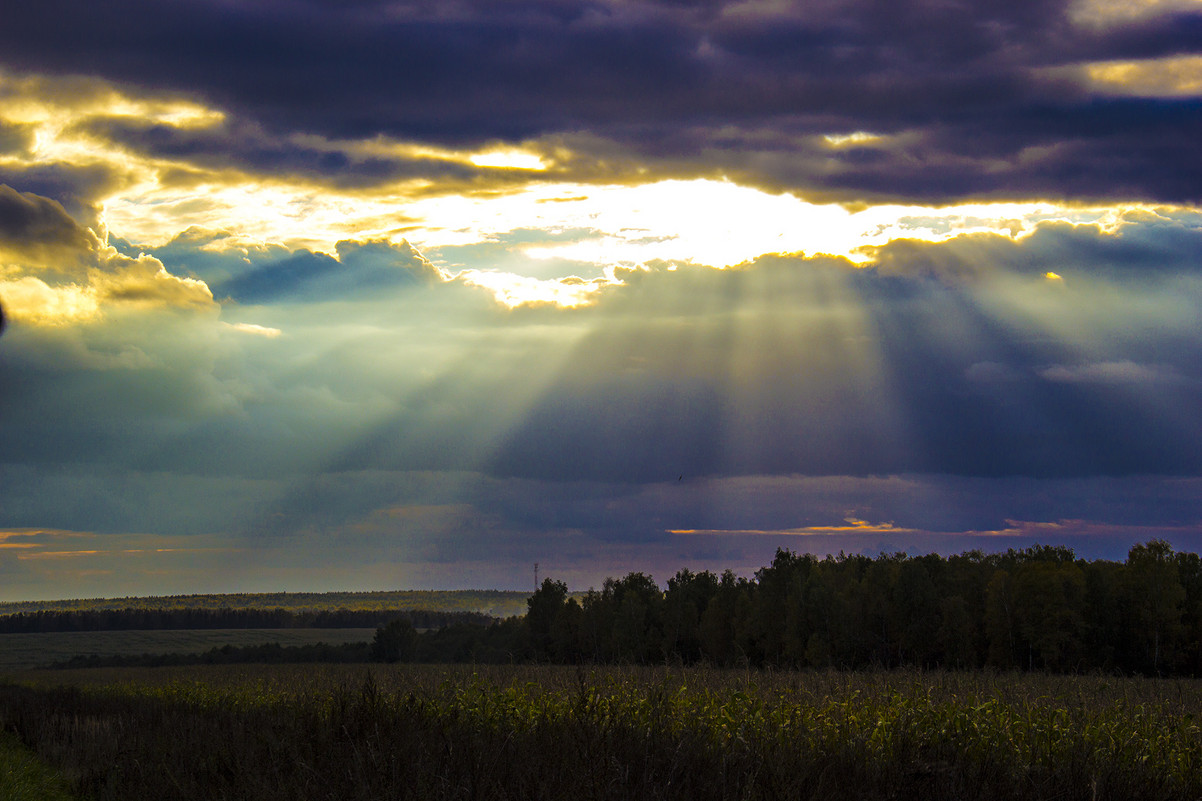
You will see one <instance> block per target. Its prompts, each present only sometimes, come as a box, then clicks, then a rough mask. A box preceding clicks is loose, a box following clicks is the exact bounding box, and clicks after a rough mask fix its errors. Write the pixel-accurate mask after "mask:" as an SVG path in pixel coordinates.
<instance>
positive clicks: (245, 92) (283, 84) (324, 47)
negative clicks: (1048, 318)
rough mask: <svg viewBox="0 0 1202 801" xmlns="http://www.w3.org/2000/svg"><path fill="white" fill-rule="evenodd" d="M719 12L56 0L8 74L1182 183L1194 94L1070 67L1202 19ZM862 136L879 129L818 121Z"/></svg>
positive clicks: (1181, 191)
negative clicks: (853, 139)
mask: <svg viewBox="0 0 1202 801" xmlns="http://www.w3.org/2000/svg"><path fill="white" fill-rule="evenodd" d="M725 6H726V4H717V3H714V4H706V5H696V4H668V3H661V4H652V3H602V2H597V3H587V4H585V3H557V2H550V1H549V0H548V1H545V2H534V1H530V2H516V3H491V2H488V3H484V2H481V3H459V4H453V5H451V6H445V5H444V4H434V5H429V6H427V5H423V4H394V3H363V4H354V5H343V4H333V3H331V4H325V3H313V2H271V3H258V4H251V5H247V4H225V3H216V2H186V3H172V4H157V3H146V2H135V1H134V0H123V2H118V3H116V4H115V5H114V4H106V5H105V6H104V7H98V6H84V7H81V6H79V5H78V4H75V3H63V2H53V1H52V2H44V3H30V4H23V5H21V6H20V7H19V8H16V9H12V10H9V12H8V13H7V14H6V20H5V25H4V26H3V28H2V29H0V52H2V53H3V54H4V55H3V57H2V58H3V62H4V63H5V64H7V65H8V66H10V67H12V68H15V69H19V70H32V71H50V72H56V73H86V74H96V75H99V76H102V77H104V78H107V79H110V80H114V81H117V82H120V83H124V84H126V85H127V86H130V87H134V88H143V89H148V90H149V89H153V90H158V91H176V92H184V93H188V94H192V95H194V96H197V97H200V98H202V99H204V100H205V101H207V102H209V103H213V104H215V105H217V106H218V107H220V108H222V109H224V110H227V111H229V112H231V113H233V114H234V115H235V116H236V117H237V120H236V121H235V122H234V123H232V125H233V129H234V130H249V128H244V127H240V126H251V127H253V126H255V125H262V126H263V127H264V129H265V130H267V131H269V132H272V134H273V135H275V136H279V135H281V134H286V133H289V132H293V131H304V132H311V133H319V134H323V135H326V136H328V137H333V138H357V137H370V136H373V135H376V134H387V135H391V136H395V137H398V138H403V139H418V140H427V141H433V142H440V143H464V142H471V143H476V144H479V143H481V142H485V141H490V140H494V139H508V140H521V139H538V138H540V137H547V138H548V139H547V141H549V142H550V141H552V140H553V139H554V138H555V137H557V136H567V137H569V139H568V141H574V142H575V143H576V144H577V145H581V144H583V143H584V140H583V139H580V138H577V139H572V138H571V137H573V136H578V135H579V134H581V133H583V132H589V133H590V134H591V135H592V136H593V137H595V139H594V140H593V142H594V144H597V145H599V146H600V147H601V149H602V151H604V150H606V149H608V148H611V147H612V146H613V145H614V144H615V143H616V144H617V145H618V146H619V148H620V149H623V150H625V151H626V152H627V153H630V154H633V155H634V157H635V158H638V159H642V160H650V161H651V162H652V163H653V164H655V162H656V161H657V160H658V161H659V162H661V163H659V165H658V167H659V169H660V170H661V172H666V173H671V174H692V175H709V174H713V173H714V172H715V171H719V172H724V173H726V174H729V175H730V176H731V177H735V178H738V179H740V180H745V181H753V182H756V183H758V184H760V185H764V186H773V187H777V188H787V189H793V190H798V191H802V192H811V193H814V194H816V195H827V196H830V197H834V198H839V199H846V200H855V199H874V198H922V199H932V200H935V199H950V198H959V197H968V196H988V197H1031V196H1036V195H1043V196H1051V197H1072V198H1115V197H1120V198H1139V199H1154V200H1162V201H1193V200H1197V199H1198V197H1199V194H1198V191H1199V190H1198V189H1197V187H1198V186H1200V185H1202V180H1200V178H1202V174H1200V173H1199V170H1200V169H1202V167H1200V166H1199V161H1198V158H1197V155H1196V147H1195V143H1196V142H1197V141H1199V139H1202V104H1200V101H1199V100H1197V99H1178V100H1166V99H1154V98H1152V99H1147V98H1111V99H1106V98H1103V97H1101V96H1100V95H1095V94H1091V91H1092V90H1090V89H1089V88H1088V87H1087V86H1085V84H1084V79H1083V78H1082V77H1081V73H1080V72H1079V71H1076V72H1075V71H1074V69H1075V68H1076V67H1077V66H1079V65H1082V64H1085V63H1089V62H1098V61H1106V60H1114V59H1130V58H1140V59H1149V58H1161V57H1170V56H1180V55H1186V54H1190V53H1198V52H1202V46H1200V45H1199V42H1202V14H1198V13H1193V14H1188V13H1178V14H1175V15H1171V16H1161V17H1154V18H1150V19H1143V20H1136V21H1129V22H1127V23H1125V24H1123V25H1121V26H1117V27H1111V28H1097V27H1091V26H1079V25H1075V24H1074V23H1073V22H1072V21H1071V20H1070V18H1069V15H1068V14H1067V8H1068V5H1067V2H1066V1H1065V0H1057V1H1056V2H1050V3H1048V2H1038V1H1037V0H1018V2H1005V3H1001V2H998V3H971V4H951V5H949V4H947V3H943V2H935V0H910V1H909V2H901V3H891V4H880V3H869V2H856V1H854V0H847V1H846V2H832V3H825V4H798V5H797V6H796V7H789V8H787V9H784V10H781V9H775V10H772V11H766V10H756V7H755V6H753V5H747V4H743V5H741V6H739V7H738V8H734V7H730V8H728V7H725ZM853 131H868V132H871V133H875V134H881V135H885V137H886V138H885V139H882V140H879V141H878V142H876V143H865V144H864V145H863V146H860V147H846V148H843V147H833V146H831V145H830V144H829V143H827V142H826V141H825V140H823V138H822V136H823V135H824V134H828V133H833V134H840V133H850V132H853ZM108 135H110V136H113V137H117V138H121V139H124V140H126V141H129V142H130V143H131V144H134V145H136V146H137V147H139V148H141V149H145V150H150V151H155V152H162V153H172V154H175V155H180V156H187V157H189V158H194V159H197V160H202V161H203V160H215V161H224V160H230V161H231V162H240V163H244V164H250V165H255V166H256V168H258V169H262V170H273V169H279V170H282V171H301V172H311V173H317V174H322V175H326V174H336V173H338V171H339V170H342V171H343V177H342V178H340V179H339V180H343V181H346V182H349V183H351V184H354V183H355V182H356V181H366V180H368V178H369V174H370V173H371V172H372V170H378V171H380V172H382V173H383V174H385V175H388V174H398V175H405V174H408V172H407V171H408V170H411V169H426V168H429V167H430V166H431V165H404V164H397V163H375V162H369V161H363V162H355V161H353V160H351V161H348V162H347V163H345V164H339V163H335V162H336V161H337V159H338V155H337V154H329V153H316V152H306V151H305V150H304V148H303V147H302V148H296V150H295V152H284V151H283V150H280V149H278V147H282V146H267V147H257V146H254V145H253V144H252V145H250V146H249V147H244V145H246V143H245V142H242V143H241V144H239V143H235V142H226V143H222V142H221V141H219V140H213V139H211V138H207V136H208V135H201V134H196V133H192V134H187V135H185V134H181V133H180V132H178V131H175V132H169V131H164V130H162V129H147V128H139V127H138V126H131V125H129V124H124V125H117V124H116V123H109V124H108ZM606 143H609V144H606ZM222 147H228V150H227V152H224V153H222V152H220V151H221V149H222ZM578 156H580V164H579V165H578V168H579V169H580V170H581V171H583V172H585V173H587V171H588V169H589V168H588V164H587V162H588V160H589V153H588V152H587V150H585V151H584V152H583V153H580V154H578ZM598 158H600V153H598ZM596 169H600V170H601V171H602V172H603V171H604V170H603V168H601V167H599V166H598V167H597V168H596Z"/></svg>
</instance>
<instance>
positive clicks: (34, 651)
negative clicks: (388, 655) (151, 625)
mask: <svg viewBox="0 0 1202 801" xmlns="http://www.w3.org/2000/svg"><path fill="white" fill-rule="evenodd" d="M375 633H376V630H375V629H211V630H196V631H192V630H177V631H153V630H151V631H69V632H54V633H45V634H40V633H38V634H0V673H3V672H5V671H10V670H23V669H26V668H36V667H45V666H47V665H51V664H56V663H60V662H65V661H67V660H68V659H70V658H71V657H73V656H88V655H90V654H97V655H99V656H139V655H141V654H195V653H203V652H205V651H208V650H209V649H211V648H220V647H221V646H223V645H233V646H238V647H242V646H248V645H262V644H265V643H273V642H275V643H279V644H280V645H285V646H289V645H311V644H313V643H318V642H325V643H329V644H331V645H333V644H336V643H344V642H371V639H372V637H374V636H375Z"/></svg>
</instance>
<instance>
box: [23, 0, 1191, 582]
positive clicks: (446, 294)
mask: <svg viewBox="0 0 1202 801" xmlns="http://www.w3.org/2000/svg"><path fill="white" fill-rule="evenodd" d="M1199 142H1202V3H1200V2H1198V0H1146V1H1145V2H1116V1H1115V0H1082V1H1077V0H1073V2H1064V0H1051V1H1050V2H1049V0H1038V2H1036V0H1007V2H992V1H991V0H982V1H981V2H973V3H960V4H955V3H952V4H949V3H945V2H935V1H934V0H899V1H898V2H890V3H875V2H864V1H862V0H830V2H821V3H813V2H809V3H789V2H778V1H777V0H745V1H744V2H733V3H730V2H722V1H721V0H712V1H708V0H707V1H703V2H696V3H688V4H683V3H678V2H670V1H669V0H663V2H653V1H652V0H597V1H596V2H563V1H561V0H506V2H495V1H490V2H483V0H465V1H464V2H446V1H445V0H441V1H440V2H425V0H414V2H374V1H373V0H365V2H357V3H352V4H346V3H326V2H319V1H318V0H270V1H269V2H262V3H254V4H246V3H227V2H220V1H219V0H185V1H184V2H172V3H151V2H144V1H139V0H116V2H111V3H103V4H90V5H89V4H81V3H75V2H61V0H46V1H45V2H38V3H24V4H17V5H16V6H14V7H13V8H9V9H6V10H5V13H4V22H3V24H2V25H0V303H2V304H3V308H4V312H5V316H6V318H7V328H6V329H5V331H4V335H3V337H0V600H19V599H25V598H58V597H94V596H124V595H135V594H178V593H189V592H226V591H230V592H237V591H260V590H294V591H295V590H312V591H322V590H333V589H340V590H341V589H345V590H364V589H385V588H457V587H495V588H500V589H519V588H520V589H526V588H531V587H532V586H533V583H534V580H533V575H532V563H534V562H536V561H537V562H539V564H540V568H539V569H540V571H541V575H542V576H553V577H555V578H559V579H563V580H565V581H566V582H567V583H568V584H569V585H570V586H572V587H573V588H584V587H587V586H589V585H590V584H597V583H599V582H600V581H601V580H602V579H603V578H604V577H605V576H614V575H620V574H622V573H625V572H626V571H629V570H643V571H647V572H649V573H653V574H654V575H656V576H657V577H659V578H660V579H661V580H662V579H664V578H666V577H667V576H668V575H670V574H671V573H672V572H674V571H675V570H676V569H678V568H680V567H689V568H692V569H695V570H696V569H715V570H721V569H724V568H728V567H729V568H733V569H735V570H738V571H744V572H746V571H750V570H754V569H755V568H757V567H760V566H762V565H765V564H767V563H768V562H769V561H770V559H771V556H772V553H773V551H774V550H775V549H776V548H778V547H786V548H790V549H792V550H795V551H810V552H814V553H818V554H825V553H828V552H838V551H839V550H841V549H842V550H846V551H848V552H858V551H865V552H867V553H871V554H875V553H876V552H878V551H880V550H886V551H892V550H910V551H912V552H927V551H931V550H935V551H938V552H940V553H944V554H947V553H954V552H960V551H963V550H967V549H973V548H981V549H984V550H999V549H1002V550H1004V549H1006V548H1009V547H1024V546H1027V545H1029V544H1031V543H1034V542H1044V543H1059V544H1066V545H1068V546H1070V547H1072V548H1074V549H1075V550H1076V551H1077V553H1078V554H1080V555H1083V556H1087V557H1091V558H1096V557H1105V558H1117V559H1121V558H1123V557H1124V556H1125V554H1126V552H1127V549H1128V548H1129V547H1130V546H1131V545H1132V544H1133V543H1135V542H1144V541H1147V540H1149V539H1152V538H1163V539H1166V540H1167V541H1169V542H1170V543H1172V544H1173V545H1174V546H1175V547H1176V548H1177V549H1179V550H1198V549H1199V548H1200V546H1202V418H1200V416H1199V414H1198V410H1199V408H1202V317H1200V315H1199V311H1198V310H1199V309H1200V308H1202V208H1200V206H1199V204H1200V202H1202V155H1200V154H1202V150H1200V149H1199V146H1198V143H1199Z"/></svg>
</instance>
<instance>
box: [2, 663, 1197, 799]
mask: <svg viewBox="0 0 1202 801" xmlns="http://www.w3.org/2000/svg"><path fill="white" fill-rule="evenodd" d="M48 675H49V676H50V678H49V679H40V678H38V677H36V675H35V676H33V677H31V678H28V679H27V680H26V681H25V682H24V683H23V684H21V685H13V684H9V685H0V723H2V724H3V726H4V728H5V729H7V730H8V731H11V732H16V733H17V734H19V736H20V737H21V738H22V739H23V741H24V742H25V743H26V744H28V745H29V746H30V747H32V748H33V749H34V750H35V751H36V753H37V754H38V756H39V757H40V758H41V759H43V760H45V761H46V762H48V763H49V764H51V765H53V766H55V767H56V768H57V769H58V770H59V772H60V773H61V774H62V775H63V776H65V777H66V778H67V780H68V781H69V783H70V785H71V786H72V788H73V790H74V791H75V792H76V793H77V794H79V796H80V797H81V798H88V799H95V800H96V801H108V800H109V799H113V800H118V799H119V800H120V801H127V800H128V799H133V798H154V799H178V800H179V801H190V800H191V799H197V801H200V800H201V799H203V801H211V800H212V799H252V798H253V799H256V800H257V801H273V799H289V801H306V800H307V799H340V800H342V801H355V800H356V799H363V800H364V801H366V799H373V801H374V800H376V799H423V800H427V801H438V800H440V799H523V800H526V799H548V801H550V800H551V799H554V800H555V801H562V799H581V800H582V801H583V800H584V799H630V798H646V799H689V800H690V801H705V800H706V799H715V801H716V800H717V799H736V798H737V799H783V798H789V799H828V800H833V801H838V800H839V799H891V798H923V799H930V801H941V800H942V799H949V800H950V799H965V798H973V799H1065V800H1066V801H1076V800H1079V801H1098V800H1101V801H1117V800H1126V799H1132V800H1134V799H1148V798H1156V799H1165V800H1166V801H1173V800H1174V799H1195V798H1198V797H1200V796H1202V737H1200V732H1199V728H1198V725H1197V721H1198V720H1200V719H1202V684H1199V682H1197V681H1195V680H1184V679H1172V680H1168V679H1146V678H1128V679H1113V678H1100V677H1067V676H1059V677H1057V676H1048V675H1040V674H1017V673H1011V674H1005V675H991V674H985V673H977V674H966V673H964V674H948V673H942V672H939V673H921V672H913V671H909V672H893V673H858V674H847V673H837V672H795V671H740V670H726V671H722V670H715V669H702V668H675V669H665V668H633V667H632V668H616V667H614V668H595V669H587V670H586V669H584V668H569V667H551V666H525V667H508V668H502V667H496V668H467V667H463V668H459V669H455V668H451V667H437V668H435V667H429V666H397V667H391V668H385V667H379V666H376V667H366V666H358V667H353V668H352V667H337V666H329V667H327V668H325V669H323V670H320V671H318V670H315V669H314V668H313V667H312V666H305V667H300V666H297V667H288V666H283V667H257V668H253V669H252V668H236V669H235V668H216V667H211V668H189V669H186V670H181V669H177V670H170V669H161V670H156V671H146V670H139V671H136V672H128V671H127V672H121V671H81V672H77V673H74V674H65V673H61V672H60V673H54V674H48ZM43 681H46V682H48V683H42V682H43ZM49 682H53V683H49ZM63 682H70V683H71V684H70V686H65V685H64V684H63Z"/></svg>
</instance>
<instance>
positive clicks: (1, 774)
mask: <svg viewBox="0 0 1202 801" xmlns="http://www.w3.org/2000/svg"><path fill="white" fill-rule="evenodd" d="M0 801H72V796H71V795H70V793H69V792H68V789H67V782H66V780H65V779H64V778H63V777H62V776H60V775H59V774H58V773H56V772H55V771H54V769H53V768H51V767H50V766H49V765H46V764H45V763H44V762H42V761H41V760H40V759H38V758H37V756H36V755H35V754H33V753H32V752H31V751H30V750H29V749H28V748H26V747H25V745H24V744H23V743H22V742H21V741H20V740H19V739H18V738H17V737H16V736H15V735H12V734H9V733H8V732H0Z"/></svg>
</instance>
